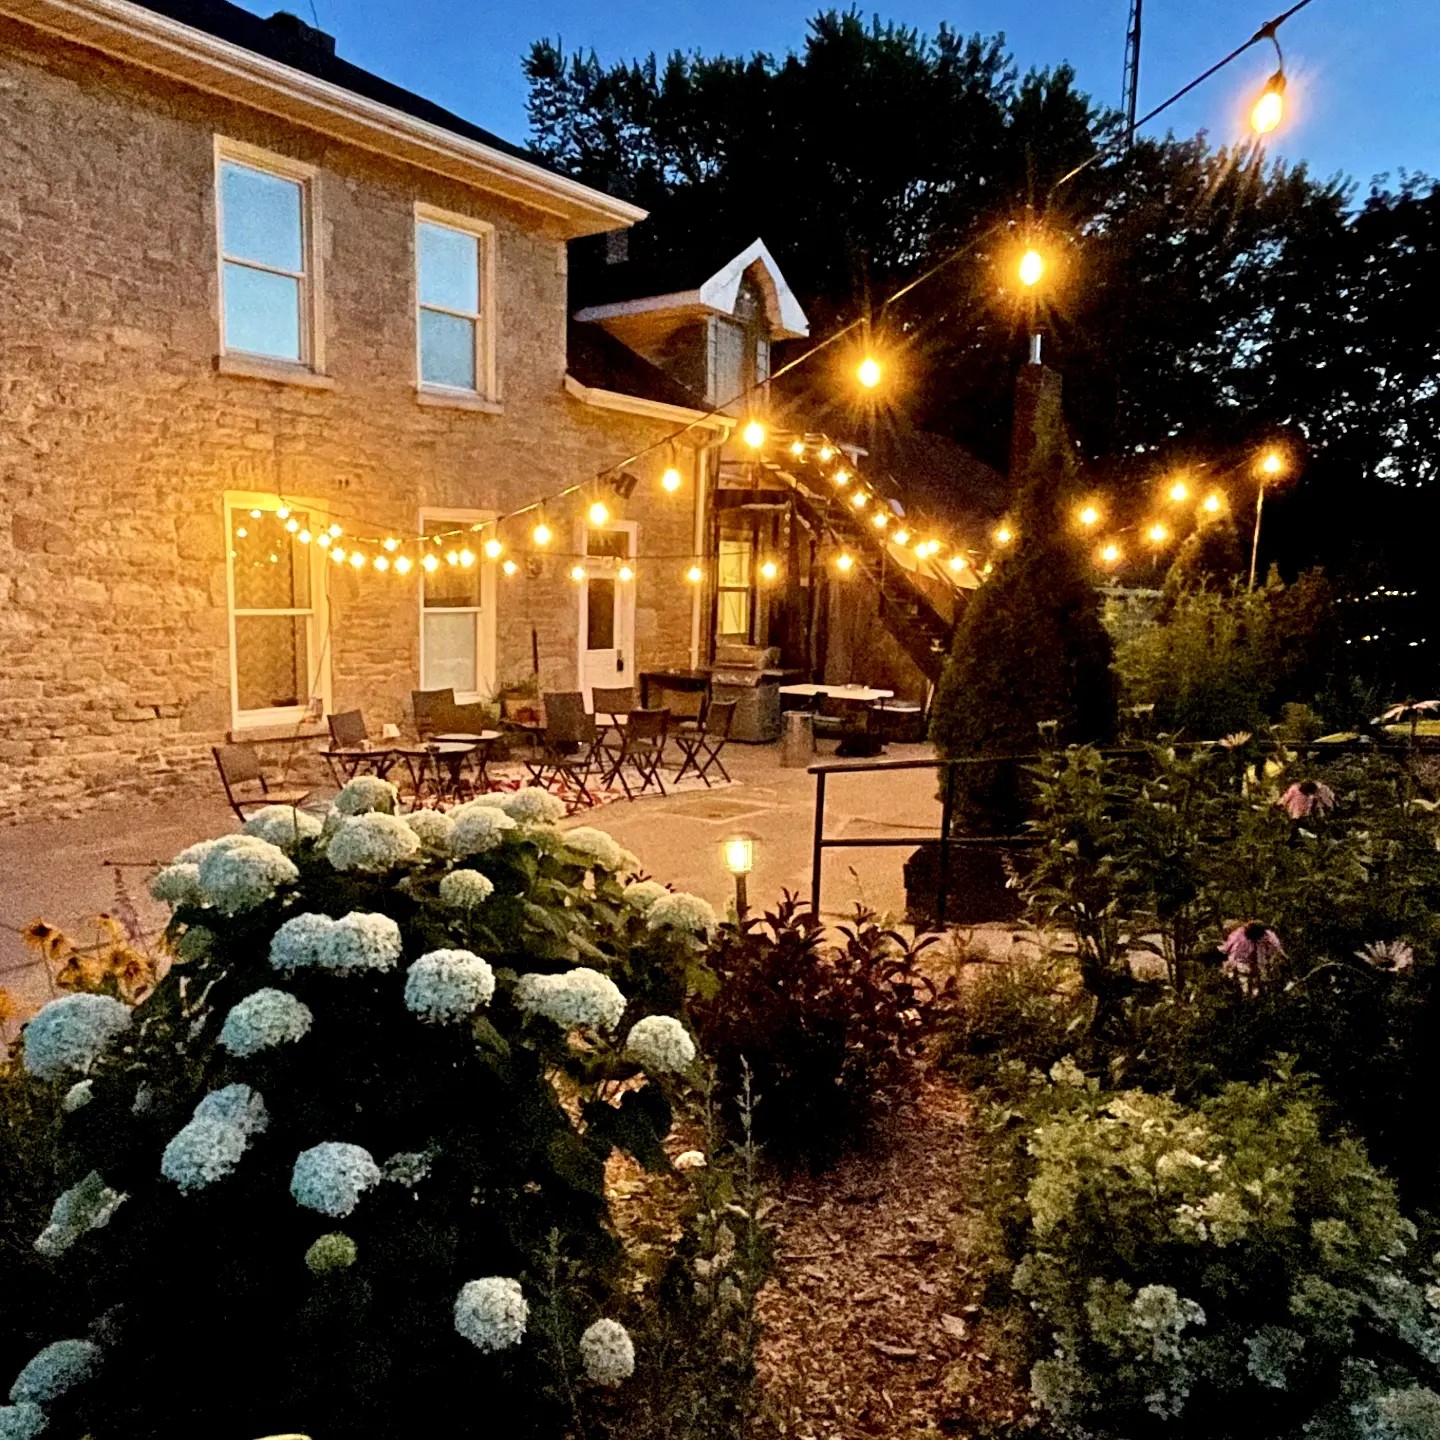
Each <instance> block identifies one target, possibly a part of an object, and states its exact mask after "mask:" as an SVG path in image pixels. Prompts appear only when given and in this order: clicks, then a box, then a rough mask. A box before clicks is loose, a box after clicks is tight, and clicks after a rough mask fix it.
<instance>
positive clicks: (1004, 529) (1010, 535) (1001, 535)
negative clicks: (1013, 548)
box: [995, 525, 1015, 545]
mask: <svg viewBox="0 0 1440 1440" xmlns="http://www.w3.org/2000/svg"><path fill="white" fill-rule="evenodd" d="M1014 538H1015V532H1014V531H1013V530H1012V529H1011V528H1010V527H1009V526H1008V525H1001V526H1000V527H999V529H997V530H996V531H995V543H996V544H997V545H1008V544H1009V543H1010V542H1011V541H1012V540H1013V539H1014Z"/></svg>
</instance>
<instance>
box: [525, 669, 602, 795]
mask: <svg viewBox="0 0 1440 1440" xmlns="http://www.w3.org/2000/svg"><path fill="white" fill-rule="evenodd" d="M524 765H525V768H526V769H527V770H528V771H529V772H530V778H531V779H532V780H533V781H534V782H535V783H536V784H537V785H547V784H548V783H549V782H550V781H551V780H559V781H561V783H562V784H566V785H571V786H573V787H574V789H575V795H576V799H577V800H578V801H579V802H580V803H581V804H585V805H598V804H599V803H600V801H599V797H598V796H597V795H596V794H595V793H594V792H593V791H592V790H591V789H590V786H589V783H588V782H589V779H590V776H591V774H592V773H596V774H601V773H603V772H604V768H605V765H604V761H603V759H602V757H601V754H600V737H599V732H598V731H597V730H596V728H595V717H594V716H593V715H591V714H589V713H587V711H586V709H585V697H584V695H583V694H581V692H580V691H578V690H560V691H556V692H553V693H551V694H547V695H546V696H545V733H544V736H543V737H542V738H541V740H540V743H539V746H538V747H537V749H536V752H535V754H534V756H533V757H531V756H526V757H525V759H524Z"/></svg>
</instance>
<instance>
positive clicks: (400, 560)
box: [395, 555, 415, 575]
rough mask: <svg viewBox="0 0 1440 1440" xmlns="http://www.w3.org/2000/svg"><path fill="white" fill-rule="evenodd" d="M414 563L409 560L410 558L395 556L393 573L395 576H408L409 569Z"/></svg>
mask: <svg viewBox="0 0 1440 1440" xmlns="http://www.w3.org/2000/svg"><path fill="white" fill-rule="evenodd" d="M414 563H415V562H414V561H413V560H411V558H410V557H409V556H408V555H399V556H396V559H395V573H396V574H397V575H408V574H409V573H410V567H411V566H412V565H413V564H414Z"/></svg>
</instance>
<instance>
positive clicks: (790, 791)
mask: <svg viewBox="0 0 1440 1440" xmlns="http://www.w3.org/2000/svg"><path fill="white" fill-rule="evenodd" d="M830 748H832V747H830V746H823V747H822V749H823V750H828V749H830ZM929 754H930V751H929V748H928V747H927V746H922V745H891V746H890V747H889V750H888V755H887V757H886V758H889V759H922V758H926V757H928V755H929ZM724 758H725V764H726V767H727V768H728V769H729V771H730V774H731V776H732V777H733V780H734V784H732V785H729V786H717V787H716V788H715V789H713V790H703V789H702V790H689V789H687V790H684V791H682V792H680V793H678V794H673V795H669V796H666V797H661V796H658V795H654V794H651V795H648V796H645V797H644V798H641V799H637V800H634V801H632V802H626V801H623V800H621V801H617V802H615V803H613V804H607V805H603V806H600V807H598V808H597V809H595V810H592V811H585V812H582V813H581V814H580V815H578V816H576V817H575V818H574V819H573V820H572V821H570V822H568V823H570V824H575V825H594V826H596V827H598V828H600V829H603V830H606V831H608V832H609V833H610V834H612V835H614V836H615V838H616V839H617V840H619V841H620V842H621V844H623V845H624V846H626V848H628V849H630V850H633V851H634V852H635V853H636V854H637V855H639V856H640V858H641V859H642V861H643V862H644V864H645V866H646V868H647V869H648V870H649V871H650V872H651V873H652V874H653V875H655V877H656V878H658V879H661V880H664V881H667V882H668V883H670V884H672V885H674V886H676V887H677V888H679V889H684V890H690V891H693V892H694V893H695V894H698V895H703V896H704V897H705V898H706V899H708V900H710V901H711V902H712V903H713V904H715V905H716V906H717V907H718V908H721V909H723V908H724V907H725V906H726V905H728V904H729V903H730V901H731V900H732V898H733V895H734V882H733V880H732V879H731V877H730V875H729V874H728V872H727V871H726V870H725V867H724V863H723V859H722V854H721V847H722V845H723V842H724V841H725V840H726V838H727V837H729V836H732V835H736V834H740V833H744V834H748V835H751V836H753V837H754V839H755V872H754V874H753V875H752V876H751V877H750V881H749V889H750V905H751V908H752V910H756V909H761V908H764V907H766V906H768V905H770V904H771V903H772V902H774V901H775V900H778V899H779V898H780V894H781V892H782V890H786V889H789V890H793V891H796V892H797V893H799V894H800V895H801V896H802V897H808V895H809V893H810V856H811V838H812V833H813V825H814V797H815V780H814V777H812V776H811V775H809V774H807V773H806V771H804V770H801V769H783V768H781V766H780V747H779V745H763V746H751V745H738V744H737V745H731V746H730V747H729V748H728V749H727V750H726V752H725V757H724ZM827 758H829V756H828V755H826V754H824V753H822V754H821V755H819V756H817V759H827ZM237 828H238V826H237V824H236V821H235V818H234V816H233V815H232V814H231V813H230V810H229V808H228V807H227V806H226V805H225V803H224V800H223V798H221V797H220V796H219V795H218V793H216V794H215V795H202V796H199V797H196V798H192V799H189V800H185V801H172V802H169V803H167V804H165V805H163V806H155V807H152V808H146V807H143V806H137V805H134V804H127V805H125V806H124V807H123V808H114V809H108V810H94V811H91V812H89V813H88V814H86V815H83V816H81V817H79V818H77V819H73V820H38V821H31V822H26V823H22V824H18V825H13V826H10V827H8V828H0V986H3V987H4V988H5V989H6V990H8V991H9V992H10V994H11V995H12V996H13V997H14V999H15V1000H16V1001H17V1002H18V1003H19V1005H20V1007H21V1010H22V1012H25V1013H28V1012H29V1011H31V1010H33V1009H34V1008H35V1007H37V1006H38V1005H40V1004H43V1003H44V1001H45V1000H46V999H47V998H49V995H50V989H49V983H48V980H47V977H46V974H45V971H44V969H43V967H42V966H40V965H38V964H36V963H35V959H36V957H35V953H34V951H32V950H30V949H28V948H27V947H26V946H25V945H24V944H23V942H22V941H21V939H20V936H19V934H18V933H17V931H18V930H19V929H20V928H21V927H23V926H24V925H26V924H28V923H29V922H30V921H31V920H34V919H36V918H44V919H46V920H48V921H50V922H51V923H52V924H55V925H58V926H60V927H61V929H65V930H67V931H70V933H72V934H75V935H76V936H77V938H78V937H79V936H81V935H83V934H84V931H83V928H79V927H80V926H81V922H82V921H83V920H84V919H85V917H87V916H90V915H94V914H96V913H97V912H99V911H113V910H114V909H115V908H116V904H117V891H116V878H115V877H116V868H115V867H117V866H118V867H120V871H119V873H120V875H121V876H122V878H123V880H124V882H125V885H126V889H127V891H128V894H129V897H130V899H131V900H132V901H133V903H134V905H135V908H136V910H137V912H138V913H139V915H140V918H141V920H142V921H143V922H144V924H145V925H146V926H147V927H149V928H152V929H155V930H158V929H159V928H160V927H161V926H162V925H163V924H164V923H165V918H166V913H167V912H166V910H165V907H163V906H160V905H157V904H156V903H155V902H154V901H152V900H151V899H150V897H149V894H148V888H147V887H148V884H149V876H150V867H151V866H153V865H154V864H157V863H163V862H164V861H166V860H168V859H169V858H170V857H171V856H172V855H174V854H175V853H176V852H177V851H179V850H181V849H183V848H184V847H185V846H186V845H189V844H191V843H192V842H194V841H196V840H199V839H203V838H205V837H207V836H212V835H222V834H225V833H227V832H229V831H232V830H235V829H237ZM938 828H939V805H938V803H937V802H936V800H935V777H934V772H933V771H931V770H929V769H916V770H900V771H892V772H889V773H886V772H884V771H879V772H877V771H861V772H858V773H856V774H853V775H832V776H831V778H830V780H829V782H828V797H827V802H826V830H827V833H828V834H830V835H832V836H834V835H843V836H847V837H860V836H882V835H885V834H887V833H888V834H890V835H897V834H921V833H929V834H934V833H938ZM909 854H910V850H909V848H908V847H903V848H902V847H892V848H888V849H875V850H869V849H846V850H831V851H828V852H827V853H826V857H825V862H824V874H823V887H822V901H823V909H824V913H825V914H826V916H827V917H828V918H831V919H839V918H841V917H842V916H844V915H846V914H848V913H849V912H850V911H851V910H852V908H853V906H854V904H855V902H856V901H863V902H864V903H865V904H866V905H868V906H869V907H870V908H872V909H874V910H876V911H878V912H880V913H881V914H892V915H894V916H897V917H898V916H900V915H901V914H903V911H904V906H905V889H904V881H903V874H902V867H903V865H904V862H905V859H906V857H907V856H908V855H909ZM72 927H76V928H74V929H72ZM11 1028H12V1029H13V1025H12V1027H11Z"/></svg>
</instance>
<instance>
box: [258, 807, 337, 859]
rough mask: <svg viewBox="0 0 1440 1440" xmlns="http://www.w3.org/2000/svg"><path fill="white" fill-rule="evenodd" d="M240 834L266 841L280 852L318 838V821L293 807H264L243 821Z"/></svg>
mask: <svg viewBox="0 0 1440 1440" xmlns="http://www.w3.org/2000/svg"><path fill="white" fill-rule="evenodd" d="M240 833H241V834H242V835H254V836H257V837H258V838H259V839H261V840H268V841H269V842H270V843H271V844H272V845H278V846H279V847H280V848H281V849H282V850H293V849H295V848H296V847H297V846H298V845H299V844H300V842H301V841H302V840H315V839H317V838H318V837H319V835H320V821H319V820H317V819H316V818H315V816H313V815H310V814H307V813H306V812H305V811H304V810H300V809H297V808H296V807H295V806H294V805H266V806H264V807H263V808H261V809H259V810H257V811H256V812H255V813H254V814H253V815H251V816H250V817H249V818H248V819H247V820H246V821H245V823H244V824H243V825H242V826H241V827H240Z"/></svg>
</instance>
